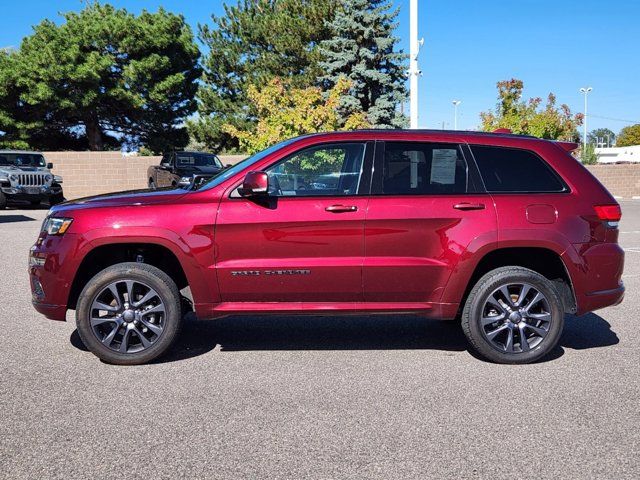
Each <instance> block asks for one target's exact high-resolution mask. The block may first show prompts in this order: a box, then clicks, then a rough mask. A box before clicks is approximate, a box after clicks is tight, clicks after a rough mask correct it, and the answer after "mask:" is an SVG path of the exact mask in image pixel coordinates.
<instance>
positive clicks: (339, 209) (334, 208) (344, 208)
mask: <svg viewBox="0 0 640 480" xmlns="http://www.w3.org/2000/svg"><path fill="white" fill-rule="evenodd" d="M325 210H326V211H327V212H331V213H344V212H355V211H357V210H358V207H356V206H355V205H331V206H329V207H327V208H325Z"/></svg>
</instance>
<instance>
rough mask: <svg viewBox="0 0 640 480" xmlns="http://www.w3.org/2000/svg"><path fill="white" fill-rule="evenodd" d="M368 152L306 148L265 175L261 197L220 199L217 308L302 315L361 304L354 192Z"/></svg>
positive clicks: (359, 147)
mask: <svg viewBox="0 0 640 480" xmlns="http://www.w3.org/2000/svg"><path fill="white" fill-rule="evenodd" d="M373 149H374V142H339V143H330V144H320V145H314V146H310V147H306V148H303V149H301V150H299V151H296V152H295V153H292V154H290V155H288V156H286V157H285V158H284V159H281V160H278V161H276V162H275V163H274V164H272V165H270V166H269V167H268V168H266V169H265V171H266V172H267V174H268V175H269V195H268V196H267V197H266V198H242V197H241V196H240V195H239V194H238V193H237V188H236V187H237V186H236V187H233V190H232V193H231V194H230V195H225V197H224V198H223V199H222V200H221V202H220V208H219V212H218V217H217V221H216V233H215V236H216V248H217V251H216V270H217V275H218V283H219V287H220V293H221V297H222V300H223V302H285V303H286V302H295V303H297V304H298V306H297V307H295V306H294V307H292V308H293V309H297V308H302V309H304V308H322V305H323V304H324V305H325V306H326V307H327V308H336V306H337V308H339V305H337V304H340V303H341V302H347V303H351V302H361V301H362V299H363V294H362V265H363V262H364V241H363V239H364V216H365V212H366V207H367V202H368V195H365V194H363V193H362V192H367V194H368V190H369V184H370V171H371V164H372V162H373ZM367 172H369V174H367ZM300 302H302V303H304V304H305V305H302V304H301V303H300ZM329 304H331V306H329ZM279 308H287V307H286V306H284V305H282V304H281V305H280V307H279ZM345 308H349V307H345Z"/></svg>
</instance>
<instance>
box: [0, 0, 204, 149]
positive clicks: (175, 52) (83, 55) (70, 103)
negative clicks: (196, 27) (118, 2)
mask: <svg viewBox="0 0 640 480" xmlns="http://www.w3.org/2000/svg"><path fill="white" fill-rule="evenodd" d="M63 17H64V22H63V23H61V24H59V25H58V24H56V23H54V22H52V21H50V20H44V21H43V22H42V23H40V24H39V25H37V26H35V27H34V32H33V34H32V35H31V36H29V37H26V38H25V39H24V40H23V41H22V44H21V45H20V48H19V49H18V50H17V51H15V52H11V53H8V54H4V55H3V56H2V61H1V62H0V67H1V70H2V71H1V73H0V122H2V123H1V125H0V128H1V129H2V130H3V131H4V132H5V135H4V138H3V140H4V142H5V143H11V142H13V143H15V142H25V143H27V144H29V145H30V146H31V147H33V148H39V149H50V148H64V149H68V148H89V149H91V150H100V149H102V148H105V147H115V146H118V145H119V144H120V143H122V142H124V143H131V144H143V145H146V146H147V147H148V148H149V149H151V150H153V151H156V152H158V151H161V150H164V149H166V148H170V147H174V146H175V147H178V146H182V145H185V144H186V143H187V142H188V135H187V133H186V130H185V128H184V126H183V123H184V118H185V117H186V116H188V115H189V114H191V113H192V112H193V111H194V110H195V108H196V104H195V100H194V96H195V92H196V90H197V79H198V78H199V76H200V70H199V67H198V60H199V56H200V53H199V50H198V47H197V45H196V44H195V42H194V38H193V34H192V32H191V29H190V28H189V26H188V25H187V24H186V23H185V21H184V18H183V17H182V16H179V15H174V14H171V13H168V12H166V11H165V10H163V9H159V10H158V12H156V13H150V12H147V11H143V12H142V14H140V15H139V16H135V15H133V14H130V13H128V12H127V11H126V10H124V9H116V8H114V7H112V6H111V5H103V4H100V3H90V4H88V5H87V6H86V7H85V8H84V9H83V10H82V11H80V12H78V13H74V12H71V13H65V14H63Z"/></svg>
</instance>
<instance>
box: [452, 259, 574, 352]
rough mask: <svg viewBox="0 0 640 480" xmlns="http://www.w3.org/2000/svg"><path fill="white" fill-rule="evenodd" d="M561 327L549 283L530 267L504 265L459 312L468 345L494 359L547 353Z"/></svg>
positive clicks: (560, 312)
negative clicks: (460, 312) (461, 311)
mask: <svg viewBox="0 0 640 480" xmlns="http://www.w3.org/2000/svg"><path fill="white" fill-rule="evenodd" d="M563 326H564V309H563V305H562V300H561V299H560V296H559V294H558V292H557V291H556V289H555V287H554V285H553V283H552V282H551V281H550V280H549V279H547V278H545V277H543V276H542V275H540V274H539V273H537V272H534V271H532V270H529V269H526V268H521V267H502V268H498V269H496V270H493V271H491V272H489V273H487V274H486V275H485V276H483V277H482V278H481V279H480V280H479V281H478V283H477V284H476V285H475V286H474V287H473V290H471V293H470V294H469V297H468V298H467V301H466V303H465V306H464V310H463V313H462V329H463V331H464V333H465V335H466V336H467V339H468V340H469V342H470V344H471V346H472V348H473V349H474V350H475V351H476V352H477V353H478V354H480V355H481V356H482V357H484V358H486V359H488V360H491V361H494V362H497V363H512V364H516V363H530V362H534V361H536V360H539V359H540V358H542V357H544V356H545V355H547V354H548V353H549V352H550V351H551V350H553V349H554V348H555V346H556V345H557V344H558V341H559V340H560V335H561V334H562V329H563Z"/></svg>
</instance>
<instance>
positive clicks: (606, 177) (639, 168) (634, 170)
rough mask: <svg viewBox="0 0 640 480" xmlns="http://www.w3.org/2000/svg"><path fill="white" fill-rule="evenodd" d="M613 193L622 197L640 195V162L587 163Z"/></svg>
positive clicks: (591, 170) (627, 197) (590, 169)
mask: <svg viewBox="0 0 640 480" xmlns="http://www.w3.org/2000/svg"><path fill="white" fill-rule="evenodd" d="M586 167H587V168H588V169H589V171H590V172H591V173H593V174H594V175H595V176H596V177H597V178H598V180H600V182H602V184H603V185H604V186H605V187H607V189H608V190H609V191H610V192H611V194H612V195H614V196H616V197H621V198H626V199H629V198H633V197H638V196H640V164H637V163H630V164H620V165H586Z"/></svg>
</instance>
